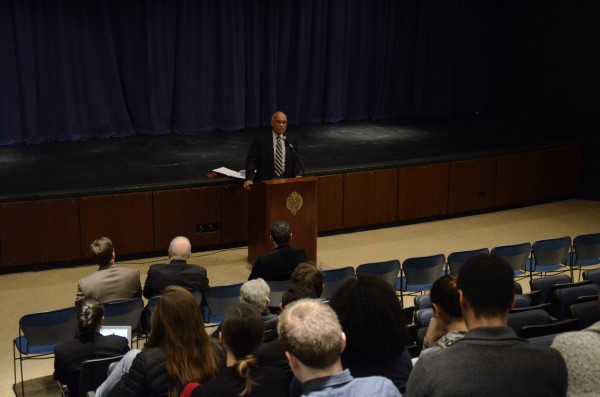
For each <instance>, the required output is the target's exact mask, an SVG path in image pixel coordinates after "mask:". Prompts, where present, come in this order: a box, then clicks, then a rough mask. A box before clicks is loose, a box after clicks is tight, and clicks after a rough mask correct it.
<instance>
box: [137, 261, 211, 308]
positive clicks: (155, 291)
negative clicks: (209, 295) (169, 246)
mask: <svg viewBox="0 0 600 397" xmlns="http://www.w3.org/2000/svg"><path fill="white" fill-rule="evenodd" d="M169 285H179V286H181V287H183V288H185V289H187V290H188V291H190V292H192V293H194V292H198V291H199V292H201V293H202V294H203V295H204V292H206V290H207V289H208V277H207V274H206V269H205V268H203V267H202V266H196V265H189V264H187V263H186V262H185V261H182V260H172V261H171V263H169V264H168V265H167V264H156V265H152V266H150V268H149V269H148V277H146V283H145V284H144V297H145V298H146V299H150V298H152V297H153V296H157V295H160V294H161V293H162V291H163V290H164V289H165V288H166V287H168V286H169Z"/></svg>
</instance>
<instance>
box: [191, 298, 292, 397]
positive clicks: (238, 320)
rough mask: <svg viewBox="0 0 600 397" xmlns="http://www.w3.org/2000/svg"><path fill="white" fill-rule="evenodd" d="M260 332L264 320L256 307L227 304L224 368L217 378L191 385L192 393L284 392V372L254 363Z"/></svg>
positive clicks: (253, 396)
mask: <svg viewBox="0 0 600 397" xmlns="http://www.w3.org/2000/svg"><path fill="white" fill-rule="evenodd" d="M263 335H264V321H263V319H262V316H261V314H260V312H259V311H258V309H256V308H255V307H253V306H251V305H248V304H246V303H240V304H239V305H237V306H235V307H230V308H229V309H228V310H227V312H226V314H225V319H224V320H223V326H222V328H221V335H220V339H221V343H222V344H223V346H224V347H225V351H226V353H227V368H225V369H224V370H223V371H222V372H221V374H220V375H219V376H218V377H217V378H215V379H213V380H210V381H208V382H206V383H204V384H201V385H200V386H198V387H196V388H194V389H192V393H191V395H192V397H206V396H219V397H260V396H265V397H266V396H287V394H288V386H289V377H288V376H287V374H286V373H285V372H284V371H283V370H282V369H280V368H276V367H269V366H259V365H258V364H257V360H256V357H255V356H254V353H255V352H256V350H257V349H258V348H259V346H260V344H261V343H262V340H263ZM189 389H190V388H189V387H188V390H189Z"/></svg>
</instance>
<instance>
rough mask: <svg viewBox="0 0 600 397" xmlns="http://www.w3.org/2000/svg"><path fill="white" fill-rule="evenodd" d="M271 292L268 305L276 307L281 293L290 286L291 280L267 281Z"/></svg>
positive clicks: (281, 295) (279, 302)
mask: <svg viewBox="0 0 600 397" xmlns="http://www.w3.org/2000/svg"><path fill="white" fill-rule="evenodd" d="M267 284H268V285H269V288H270V289H271V292H270V293H269V300H270V301H271V302H270V303H269V307H272V308H275V309H278V308H279V305H280V304H281V298H282V297H283V293H284V292H285V291H287V290H288V288H290V286H291V285H292V280H279V281H267Z"/></svg>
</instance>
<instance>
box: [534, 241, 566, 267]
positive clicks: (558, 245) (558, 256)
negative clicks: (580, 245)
mask: <svg viewBox="0 0 600 397" xmlns="http://www.w3.org/2000/svg"><path fill="white" fill-rule="evenodd" d="M570 249H571V237H569V236H564V237H557V238H550V239H546V240H539V241H536V242H535V243H533V245H532V246H531V251H532V253H533V258H534V263H535V266H550V265H558V264H564V263H565V262H566V259H567V255H568V253H569V251H570ZM534 270H535V269H534Z"/></svg>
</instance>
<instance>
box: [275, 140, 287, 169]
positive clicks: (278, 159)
mask: <svg viewBox="0 0 600 397" xmlns="http://www.w3.org/2000/svg"><path fill="white" fill-rule="evenodd" d="M284 170H285V167H284V165H283V139H281V136H278V137H277V148H276V149H275V175H277V176H283V173H284Z"/></svg>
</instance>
